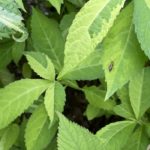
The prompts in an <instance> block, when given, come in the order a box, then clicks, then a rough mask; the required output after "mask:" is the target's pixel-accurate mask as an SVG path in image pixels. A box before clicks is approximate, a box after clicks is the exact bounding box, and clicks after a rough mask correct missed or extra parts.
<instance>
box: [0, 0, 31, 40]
mask: <svg viewBox="0 0 150 150" xmlns="http://www.w3.org/2000/svg"><path fill="white" fill-rule="evenodd" d="M22 20H23V18H22V16H21V13H20V11H19V10H18V5H17V4H16V3H15V1H13V3H12V0H5V1H2V0H1V1H0V39H2V38H4V37H5V38H8V37H9V36H10V35H13V37H14V39H15V40H16V41H19V42H21V41H24V40H25V39H26V38H27V36H28V34H27V31H26V30H25V28H24V25H23V23H22ZM15 32H19V33H21V34H22V36H21V38H16V37H15V36H14V34H15Z"/></svg>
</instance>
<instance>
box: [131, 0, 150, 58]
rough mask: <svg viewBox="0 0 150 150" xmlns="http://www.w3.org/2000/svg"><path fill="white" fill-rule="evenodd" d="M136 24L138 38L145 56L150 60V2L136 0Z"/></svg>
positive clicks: (147, 0)
mask: <svg viewBox="0 0 150 150" xmlns="http://www.w3.org/2000/svg"><path fill="white" fill-rule="evenodd" d="M134 5H135V7H134V24H135V31H136V33H137V37H138V39H139V42H140V44H141V47H142V49H143V50H144V52H145V54H146V55H147V56H148V57H149V58H150V48H149V40H150V31H149V28H150V25H149V20H150V3H149V0H143V1H139V0H134Z"/></svg>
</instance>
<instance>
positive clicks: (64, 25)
mask: <svg viewBox="0 0 150 150" xmlns="http://www.w3.org/2000/svg"><path fill="white" fill-rule="evenodd" d="M75 15H76V13H75V12H71V13H69V14H67V15H64V17H63V18H62V20H61V22H60V29H61V31H62V35H63V37H64V38H65V39H66V37H67V35H68V32H69V28H70V26H71V24H72V22H73V19H74V18H75Z"/></svg>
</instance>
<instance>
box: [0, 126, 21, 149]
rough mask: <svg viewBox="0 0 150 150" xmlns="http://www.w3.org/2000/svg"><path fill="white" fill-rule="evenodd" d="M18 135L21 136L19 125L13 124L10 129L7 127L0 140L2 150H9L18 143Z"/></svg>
mask: <svg viewBox="0 0 150 150" xmlns="http://www.w3.org/2000/svg"><path fill="white" fill-rule="evenodd" d="M18 135H19V126H18V125H16V124H12V125H10V126H9V127H7V128H6V129H5V132H4V133H3V135H2V137H1V139H0V148H1V149H3V150H9V149H10V148H11V147H12V146H13V144H14V143H15V142H16V140H17V138H18Z"/></svg>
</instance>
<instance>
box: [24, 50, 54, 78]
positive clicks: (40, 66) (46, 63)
mask: <svg viewBox="0 0 150 150" xmlns="http://www.w3.org/2000/svg"><path fill="white" fill-rule="evenodd" d="M26 57H27V60H28V63H29V64H30V66H31V68H32V69H33V70H34V71H35V72H36V73H37V74H38V75H39V76H40V77H42V78H44V79H47V80H50V81H54V80H55V68H54V66H53V63H52V62H51V60H50V59H49V58H48V56H46V55H45V54H43V53H40V52H30V53H27V54H26Z"/></svg>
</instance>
